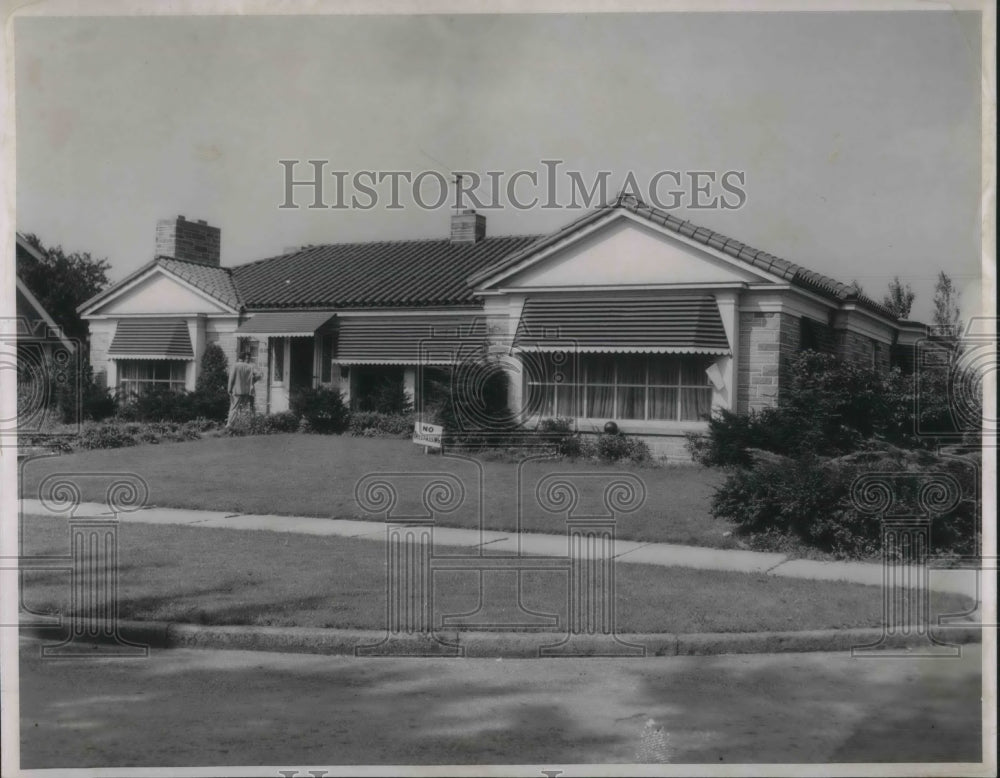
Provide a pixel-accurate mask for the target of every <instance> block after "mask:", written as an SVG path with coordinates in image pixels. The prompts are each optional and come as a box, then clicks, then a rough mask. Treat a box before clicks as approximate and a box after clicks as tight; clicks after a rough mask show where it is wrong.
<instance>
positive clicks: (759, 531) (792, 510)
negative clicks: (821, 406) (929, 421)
mask: <svg viewBox="0 0 1000 778" xmlns="http://www.w3.org/2000/svg"><path fill="white" fill-rule="evenodd" d="M753 456H754V464H753V466H752V467H747V468H739V469H736V470H735V471H734V472H732V473H731V474H730V475H729V477H728V478H727V480H726V481H725V483H724V484H723V485H722V486H721V487H720V488H719V490H718V491H717V492H716V494H715V495H714V497H713V499H712V513H713V515H715V516H716V517H721V518H727V519H730V520H732V521H733V522H735V523H736V525H737V526H738V527H739V531H740V533H741V534H745V535H749V536H757V537H761V536H765V537H771V538H772V539H773V538H775V537H781V536H783V537H791V538H796V539H798V540H801V541H802V542H804V543H806V544H807V545H809V546H811V547H814V548H818V549H821V550H823V551H828V552H831V553H834V554H836V555H838V556H843V557H859V556H860V557H864V556H873V555H876V554H878V553H879V552H880V548H881V533H882V525H881V519H880V516H878V515H873V514H871V513H868V512H864V511H860V510H858V507H857V506H856V505H855V504H854V502H853V501H852V497H851V487H852V485H853V483H854V481H855V479H856V478H857V477H858V476H860V475H864V474H867V473H892V474H894V475H893V478H892V481H891V483H892V488H893V498H894V500H895V503H894V504H893V506H892V513H898V514H907V513H921V512H922V511H921V510H920V508H919V505H918V494H919V491H920V487H921V486H922V485H923V484H924V483H926V482H927V476H929V475H931V474H937V473H942V472H943V473H948V474H950V475H952V476H954V477H955V478H956V480H957V481H958V483H959V484H960V486H961V490H962V494H963V495H964V499H963V501H962V502H961V503H960V505H959V506H958V508H957V509H955V510H954V511H951V512H950V513H948V514H946V515H933V516H932V523H931V550H932V552H933V553H952V554H972V553H974V552H975V550H976V548H977V537H978V532H979V522H978V510H977V501H976V499H975V497H976V495H977V494H978V485H977V477H976V471H977V468H978V460H977V458H976V457H975V456H973V457H971V458H969V459H966V460H962V459H958V458H955V457H947V456H942V455H940V454H936V453H933V452H929V451H906V450H904V449H900V448H897V447H894V446H891V445H887V444H876V445H874V446H871V447H869V448H867V449H865V450H864V451H861V452H857V453H854V454H850V455H847V456H843V457H835V458H825V457H818V456H811V457H802V458H798V459H791V458H788V457H782V456H778V455H774V454H769V453H766V452H753Z"/></svg>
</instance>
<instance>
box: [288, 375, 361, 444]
mask: <svg viewBox="0 0 1000 778" xmlns="http://www.w3.org/2000/svg"><path fill="white" fill-rule="evenodd" d="M290 405H291V410H292V413H293V414H295V416H296V417H297V418H299V419H300V420H301V421H303V422H305V425H304V426H305V429H304V430H303V431H309V432H316V433H320V434H324V435H330V434H335V433H338V432H343V431H344V430H345V429H347V424H348V420H349V416H350V412H349V411H348V409H347V406H346V405H345V404H344V396H343V395H342V394H341V393H340V392H339V391H338V390H336V389H330V388H328V387H325V386H319V387H316V388H314V389H303V390H302V391H300V392H297V393H296V394H294V395H292V398H291V402H290ZM300 429H302V427H300Z"/></svg>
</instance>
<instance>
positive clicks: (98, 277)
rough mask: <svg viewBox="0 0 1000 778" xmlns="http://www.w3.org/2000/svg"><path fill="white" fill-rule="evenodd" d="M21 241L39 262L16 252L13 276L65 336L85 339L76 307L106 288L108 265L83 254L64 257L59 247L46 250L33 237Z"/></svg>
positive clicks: (83, 326) (103, 260)
mask: <svg viewBox="0 0 1000 778" xmlns="http://www.w3.org/2000/svg"><path fill="white" fill-rule="evenodd" d="M25 239H26V240H27V242H28V243H29V244H30V245H31V246H33V247H34V248H36V249H38V251H39V253H41V254H42V256H43V259H41V260H39V259H36V258H35V257H33V256H28V255H23V254H21V253H20V252H19V256H18V261H17V274H18V275H19V276H20V277H21V280H23V281H24V283H25V284H27V285H28V288H29V289H30V290H31V292H32V294H34V295H35V297H37V298H38V301H39V302H40V303H41V304H42V307H44V308H45V310H46V311H48V312H49V315H50V316H52V318H53V319H54V320H55V322H56V324H58V325H59V326H60V327H62V329H63V333H64V334H65V335H66V336H67V337H70V338H78V339H80V340H85V339H86V336H87V323H86V322H85V321H83V319H81V318H80V315H79V314H78V313H77V311H76V309H77V306H79V305H80V304H81V303H83V302H84V301H85V300H88V299H89V298H91V297H93V296H94V295H95V294H97V293H98V292H100V291H102V290H103V289H104V288H105V287H106V286H107V285H108V270H109V269H110V268H111V265H110V264H108V261H107V260H106V259H94V258H93V257H91V256H90V254H89V253H88V252H85V251H84V252H73V253H70V254H67V253H66V252H65V251H63V249H62V247H61V246H56V247H55V248H46V247H45V246H44V245H42V242H41V241H40V240H39V239H38V237H37V236H36V235H26V236H25Z"/></svg>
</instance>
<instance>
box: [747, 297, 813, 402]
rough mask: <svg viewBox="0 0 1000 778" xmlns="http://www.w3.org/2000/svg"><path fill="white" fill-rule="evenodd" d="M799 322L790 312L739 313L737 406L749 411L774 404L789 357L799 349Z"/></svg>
mask: <svg viewBox="0 0 1000 778" xmlns="http://www.w3.org/2000/svg"><path fill="white" fill-rule="evenodd" d="M800 342H801V332H800V324H799V319H798V317H797V316H791V315H790V314H787V313H754V312H747V311H745V312H743V313H741V314H740V347H739V365H738V368H737V371H736V374H737V392H736V410H737V412H739V413H746V412H748V411H751V410H761V409H763V408H769V407H771V406H774V405H776V404H777V402H778V391H779V387H780V385H781V380H782V377H783V376H784V374H785V372H786V369H787V365H788V359H789V358H790V357H791V356H792V355H793V354H795V353H796V352H797V351H798V349H799V344H800Z"/></svg>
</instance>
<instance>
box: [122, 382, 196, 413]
mask: <svg viewBox="0 0 1000 778" xmlns="http://www.w3.org/2000/svg"><path fill="white" fill-rule="evenodd" d="M202 415H203V414H202V413H201V403H200V397H199V395H197V394H196V393H194V392H179V391H175V390H173V389H170V388H169V387H166V386H155V385H153V386H147V387H146V388H145V389H143V390H142V391H141V392H139V393H138V395H135V396H131V397H119V400H118V412H117V413H116V417H117V418H118V419H119V420H121V421H150V422H158V421H173V422H185V421H191V420H193V419H197V418H198V417H199V416H202Z"/></svg>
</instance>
